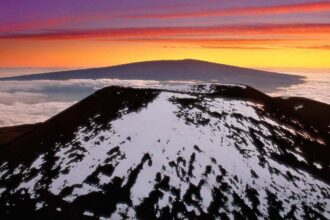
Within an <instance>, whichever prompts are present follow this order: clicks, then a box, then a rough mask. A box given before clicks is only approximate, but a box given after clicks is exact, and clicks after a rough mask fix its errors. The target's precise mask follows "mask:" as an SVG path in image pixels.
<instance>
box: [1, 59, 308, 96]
mask: <svg viewBox="0 0 330 220" xmlns="http://www.w3.org/2000/svg"><path fill="white" fill-rule="evenodd" d="M101 78H109V79H126V80H157V81H200V82H203V83H210V82H217V83H238V84H245V85H249V86H252V87H255V88H257V89H259V90H262V91H263V92H268V91H273V90H274V89H276V88H278V87H284V86H290V85H294V84H299V83H302V77H300V76H295V75H288V74H280V73H274V72H266V71H261V70H255V69H248V68H242V67H235V66H229V65H223V64H217V63H211V62H206V61H200V60H193V59H186V60H162V61H146V62H138V63H130V64H123V65H118V66H110V67H102V68H93V69H82V70H70V71H62V72H52V73H42V74H32V75H23V76H15V77H6V78H2V79H0V80H68V79H101Z"/></svg>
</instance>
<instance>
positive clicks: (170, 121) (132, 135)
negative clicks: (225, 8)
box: [0, 85, 330, 219]
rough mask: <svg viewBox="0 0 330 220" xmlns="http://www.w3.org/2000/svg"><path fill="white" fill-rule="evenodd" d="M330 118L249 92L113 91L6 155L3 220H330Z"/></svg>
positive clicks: (9, 147) (6, 149) (21, 140)
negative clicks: (18, 219)
mask: <svg viewBox="0 0 330 220" xmlns="http://www.w3.org/2000/svg"><path fill="white" fill-rule="evenodd" d="M311 109H313V110H311ZM316 113H317V114H316ZM329 115H330V106H328V105H326V104H322V103H318V102H314V101H311V100H306V99H301V98H271V97H269V96H266V95H264V94H263V93H261V92H258V91H257V90H254V89H252V88H250V87H246V86H241V85H208V86H193V87H189V88H188V87H186V88H182V87H178V88H176V89H174V88H170V89H168V90H158V89H133V88H123V87H108V88H104V89H102V90H100V91H98V92H96V93H95V94H93V95H91V96H90V97H88V98H86V99H84V100H83V101H81V102H79V103H77V104H76V105H74V106H73V107H71V108H69V109H67V110H66V111H64V112H62V113H60V114H58V115H57V116H55V117H53V118H51V119H50V120H48V121H46V122H45V123H43V124H41V125H39V126H36V127H34V128H32V130H30V131H29V132H27V133H25V134H24V135H22V136H20V137H18V138H16V139H15V140H12V141H11V142H9V143H8V144H6V145H5V146H2V147H1V148H0V210H1V212H0V218H1V219H16V218H23V217H24V218H27V217H28V218H33V219H126V218H128V219H136V218H138V219H186V218H190V219H214V218H220V219H233V218H237V219H239V218H244V217H245V218H247V219H263V218H266V219H296V218H306V219H316V218H318V219H329V218H330V160H329V155H330V117H329Z"/></svg>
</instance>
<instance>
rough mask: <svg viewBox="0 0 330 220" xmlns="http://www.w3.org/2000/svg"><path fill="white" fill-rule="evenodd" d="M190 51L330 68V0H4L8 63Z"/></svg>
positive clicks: (264, 63) (239, 60)
mask: <svg viewBox="0 0 330 220" xmlns="http://www.w3.org/2000/svg"><path fill="white" fill-rule="evenodd" d="M184 58H194V59H202V60H208V61H213V62H218V63H225V64H231V65H237V66H246V67H254V68H293V69H294V68H297V69H304V68H306V69H308V68H311V69H330V1H307V0H306V1H304V0H300V1H298V0H277V1H271V0H231V1H225V0H203V1H197V0H181V1H178V0H166V1H160V0H79V1H78V0H47V1H43V0H29V1H23V0H2V1H0V67H2V68H8V67H69V68H72V67H73V68H74V67H96V66H109V65H115V64H121V63H129V62H134V61H143V60H159V59H184Z"/></svg>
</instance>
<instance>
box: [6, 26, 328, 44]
mask: <svg viewBox="0 0 330 220" xmlns="http://www.w3.org/2000/svg"><path fill="white" fill-rule="evenodd" d="M233 35H234V36H248V35H251V36H255V35H260V36H272V35H281V36H283V35H299V36H301V35H313V36H318V35H329V36H330V24H276V25H273V24H265V25H231V26H229V25H227V26H210V27H162V28H114V29H111V28H110V29H94V30H79V31H49V32H39V33H15V34H7V35H2V36H0V39H36V40H38V39H39V40H42V39H45V40H50V39H53V40H62V39H109V40H120V39H127V40H129V39H131V40H134V39H136V38H141V37H144V38H146V37H150V38H161V37H173V38H180V37H212V36H233Z"/></svg>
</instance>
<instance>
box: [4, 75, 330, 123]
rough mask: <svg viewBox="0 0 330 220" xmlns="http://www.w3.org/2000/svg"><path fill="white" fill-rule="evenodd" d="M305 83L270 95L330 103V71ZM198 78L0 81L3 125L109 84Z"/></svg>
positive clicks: (42, 115)
mask: <svg viewBox="0 0 330 220" xmlns="http://www.w3.org/2000/svg"><path fill="white" fill-rule="evenodd" d="M302 75H304V76H305V77H306V81H305V83H303V84H300V85H295V86H291V87H286V88H280V89H279V90H277V91H274V92H272V93H269V95H271V96H302V97H307V98H311V99H314V100H318V101H321V102H325V103H328V104H330V97H329V94H330V73H318V74H314V73H313V74H308V73H306V74H302ZM183 83H184V84H193V83H195V82H167V83H161V82H159V81H146V80H116V79H98V80H88V79H76V80H35V81H0V127H4V126H13V125H18V124H29V123H36V122H42V121H45V120H47V119H49V118H50V117H52V116H54V115H56V114H57V113H59V112H61V111H63V110H64V109H66V108H68V107H70V106H71V105H73V104H74V103H75V102H77V101H79V100H81V99H83V98H85V97H87V96H88V95H90V94H92V93H93V92H95V91H96V90H98V89H101V88H103V87H105V86H110V85H119V86H132V87H162V86H168V85H178V84H183Z"/></svg>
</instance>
